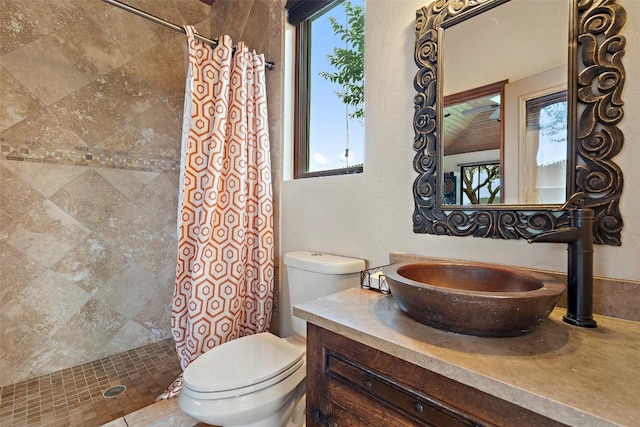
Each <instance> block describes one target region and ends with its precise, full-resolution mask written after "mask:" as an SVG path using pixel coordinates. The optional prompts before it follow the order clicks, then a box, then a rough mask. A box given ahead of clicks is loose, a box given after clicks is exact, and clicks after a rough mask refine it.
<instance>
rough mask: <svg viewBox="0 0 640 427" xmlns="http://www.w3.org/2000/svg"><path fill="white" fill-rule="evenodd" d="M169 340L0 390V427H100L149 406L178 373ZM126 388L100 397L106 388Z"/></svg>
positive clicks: (172, 345)
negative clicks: (111, 394)
mask: <svg viewBox="0 0 640 427" xmlns="http://www.w3.org/2000/svg"><path fill="white" fill-rule="evenodd" d="M180 372H181V370H180V363H179V362H178V357H177V355H176V351H175V348H174V343H173V340H172V339H168V340H164V341H161V342H159V343H154V344H149V345H146V346H144V347H140V348H136V349H133V350H129V351H126V352H123V353H119V354H115V355H113V356H109V357H105V358H104V359H100V360H96V361H93V362H88V363H85V364H82V365H78V366H75V367H73V368H69V369H64V370H62V371H58V372H53V373H51V374H47V375H43V376H40V377H37V378H30V379H28V380H25V381H22V382H19V383H15V384H11V385H7V386H4V387H0V426H12V427H18V426H42V427H48V426H56V427H58V426H83V427H85V426H86V427H90V426H100V425H102V424H105V423H108V422H110V421H112V420H115V419H117V418H121V417H123V416H124V415H127V414H130V413H132V412H135V411H137V410H138V409H141V408H143V407H146V406H148V405H151V404H152V403H153V401H154V400H155V398H156V397H157V396H158V395H159V394H160V393H162V392H163V391H164V390H165V389H166V388H167V387H168V386H169V384H171V383H172V382H173V380H175V379H176V377H177V376H178V375H179V374H180ZM118 385H123V386H125V387H126V390H125V391H124V392H123V393H121V394H119V395H117V396H115V397H110V398H107V397H104V396H103V393H104V391H105V390H107V389H108V388H110V387H115V386H118Z"/></svg>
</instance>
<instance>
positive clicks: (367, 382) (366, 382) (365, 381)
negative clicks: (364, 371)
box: [364, 378, 373, 389]
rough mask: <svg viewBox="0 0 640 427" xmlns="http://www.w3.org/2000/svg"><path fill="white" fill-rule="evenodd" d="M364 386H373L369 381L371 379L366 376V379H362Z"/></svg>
mask: <svg viewBox="0 0 640 427" xmlns="http://www.w3.org/2000/svg"><path fill="white" fill-rule="evenodd" d="M364 386H365V387H366V388H369V389H370V388H371V387H373V383H372V382H371V380H370V379H369V378H366V379H365V380H364Z"/></svg>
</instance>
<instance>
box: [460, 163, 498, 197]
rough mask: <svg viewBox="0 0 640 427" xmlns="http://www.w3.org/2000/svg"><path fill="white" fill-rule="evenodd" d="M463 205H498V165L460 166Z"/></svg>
mask: <svg viewBox="0 0 640 427" xmlns="http://www.w3.org/2000/svg"><path fill="white" fill-rule="evenodd" d="M460 177H461V179H462V186H461V194H460V196H461V200H462V204H463V205H492V204H496V203H500V163H484V164H476V165H462V166H460Z"/></svg>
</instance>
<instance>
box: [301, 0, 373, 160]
mask: <svg viewBox="0 0 640 427" xmlns="http://www.w3.org/2000/svg"><path fill="white" fill-rule="evenodd" d="M351 3H352V4H353V5H359V6H363V4H364V0H351ZM329 16H334V17H335V18H336V19H337V20H338V22H341V23H342V24H344V22H345V12H344V7H343V6H342V5H339V6H337V7H335V8H333V9H332V10H331V11H329V13H327V14H325V15H323V16H322V17H320V18H318V19H316V20H315V21H313V24H312V48H311V52H312V56H311V125H310V136H309V139H310V142H309V144H310V150H309V152H310V159H309V171H310V172H314V171H318V170H327V169H337V168H343V167H345V166H347V162H346V160H345V157H344V153H345V147H346V144H347V141H346V138H345V136H346V128H347V120H346V115H347V112H346V111H345V105H344V104H343V103H342V101H341V100H340V99H339V98H338V97H337V96H336V94H335V92H337V91H339V90H340V85H338V84H334V83H331V82H329V81H327V80H325V79H323V78H322V77H320V76H319V74H318V73H319V72H320V71H327V72H334V71H335V70H334V69H333V67H332V66H331V65H330V64H329V61H328V60H327V55H329V54H331V53H332V52H333V48H334V47H335V46H337V45H339V46H341V47H344V43H345V42H344V41H342V40H340V38H339V37H338V36H336V35H335V34H333V30H332V28H331V25H330V23H329V19H328V17H329ZM350 108H351V110H350V112H352V111H353V110H352V108H353V107H350ZM348 128H349V141H348V144H349V159H348V161H349V166H352V165H355V164H359V163H364V121H363V120H358V119H350V120H349V123H348Z"/></svg>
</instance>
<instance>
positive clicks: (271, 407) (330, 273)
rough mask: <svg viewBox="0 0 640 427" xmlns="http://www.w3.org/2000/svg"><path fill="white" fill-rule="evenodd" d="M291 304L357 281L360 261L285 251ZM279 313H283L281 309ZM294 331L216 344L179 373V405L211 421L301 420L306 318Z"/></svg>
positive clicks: (276, 424)
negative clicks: (180, 380)
mask: <svg viewBox="0 0 640 427" xmlns="http://www.w3.org/2000/svg"><path fill="white" fill-rule="evenodd" d="M284 264H285V265H286V267H287V276H288V284H289V299H290V302H291V307H293V306H294V305H296V304H299V303H301V302H304V301H309V300H312V299H315V298H319V297H321V296H325V295H329V294H332V293H334V292H338V291H341V290H344V289H347V288H350V287H353V286H358V285H359V283H360V271H362V270H364V268H365V263H364V261H363V260H360V259H355V258H347V257H342V256H336V255H329V254H322V253H317V252H308V251H295V252H289V253H287V254H285V256H284ZM283 315H284V314H283ZM287 315H288V316H290V318H291V323H292V326H293V331H294V335H292V336H290V337H287V338H280V337H277V336H276V335H273V334H271V333H269V332H263V333H259V334H255V335H249V336H245V337H242V338H238V339H235V340H233V341H229V342H226V343H224V344H221V345H219V346H217V347H214V348H213V349H211V350H209V351H207V352H206V353H204V354H203V355H201V356H200V357H198V358H197V359H196V360H194V361H193V362H192V363H191V364H189V366H187V368H186V369H185V371H184V373H183V377H182V379H183V385H182V391H181V392H180V396H179V398H178V404H179V406H180V409H181V410H182V411H183V412H185V413H186V414H187V415H189V416H191V417H192V418H194V419H196V420H198V421H200V422H204V423H207V424H212V425H216V426H223V427H231V426H244V427H249V426H250V427H294V426H296V427H297V426H303V425H304V424H305V381H304V379H305V377H306V356H305V351H306V342H305V339H306V335H307V330H306V322H305V321H304V320H302V319H298V318H295V317H293V315H292V311H291V310H289V311H288V312H287Z"/></svg>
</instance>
